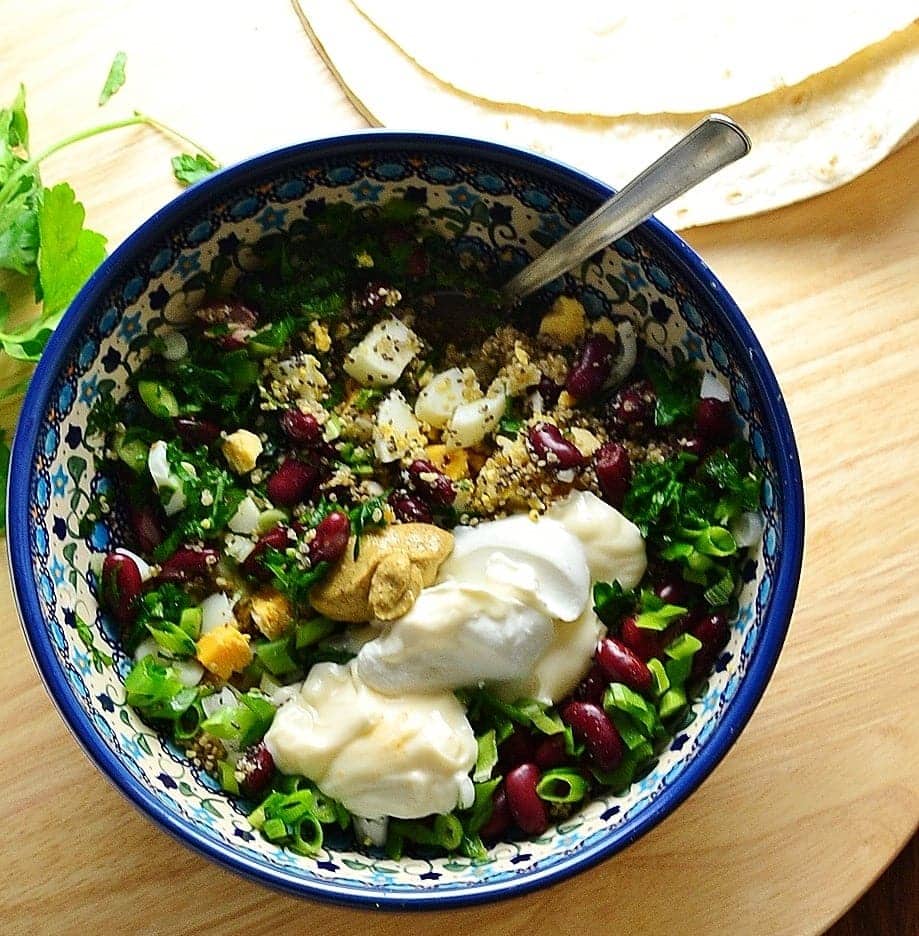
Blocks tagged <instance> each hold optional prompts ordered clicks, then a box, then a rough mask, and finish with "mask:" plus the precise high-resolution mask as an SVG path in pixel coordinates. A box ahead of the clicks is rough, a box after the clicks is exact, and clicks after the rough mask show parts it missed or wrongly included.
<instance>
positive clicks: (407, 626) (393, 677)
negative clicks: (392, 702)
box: [355, 581, 554, 695]
mask: <svg viewBox="0 0 919 936" xmlns="http://www.w3.org/2000/svg"><path fill="white" fill-rule="evenodd" d="M553 630H554V628H553V625H552V621H551V619H550V618H548V617H547V616H546V615H545V614H543V613H542V612H541V611H540V610H538V609H536V608H533V607H529V606H528V605H527V604H525V603H524V602H523V601H521V600H520V599H519V598H518V597H517V596H516V595H515V594H514V593H513V592H511V591H509V590H506V589H497V590H495V589H490V590H485V589H482V588H475V587H472V586H469V585H465V584H461V583H459V582H454V581H446V582H443V583H441V584H440V585H434V586H432V587H431V588H426V589H424V590H423V591H422V592H421V594H420V595H419V596H418V600H417V601H416V602H415V604H414V606H413V607H412V609H411V610H410V611H409V612H408V614H405V615H403V617H401V618H398V619H397V620H395V621H393V622H392V624H391V625H390V626H389V628H388V629H387V631H386V632H385V633H384V634H383V636H381V637H379V638H378V639H376V640H371V641H370V642H369V643H366V644H364V646H363V647H362V648H361V651H360V653H359V654H358V656H357V659H356V660H355V671H356V673H357V675H358V676H359V677H360V678H361V679H362V680H364V682H365V683H367V684H368V685H370V686H373V688H374V689H377V690H379V691H380V692H384V693H386V694H387V695H400V694H401V693H403V692H431V691H438V690H442V689H457V688H459V687H460V686H469V685H473V684H475V683H477V682H480V681H483V680H484V681H486V682H502V681H504V680H508V679H514V678H516V677H517V675H518V674H519V673H520V672H521V670H522V671H524V672H526V671H529V670H530V669H532V668H533V667H534V666H535V665H536V662H537V661H538V660H539V658H540V656H541V655H542V653H543V651H544V650H546V649H547V648H548V646H549V644H550V643H551V642H552V637H553Z"/></svg>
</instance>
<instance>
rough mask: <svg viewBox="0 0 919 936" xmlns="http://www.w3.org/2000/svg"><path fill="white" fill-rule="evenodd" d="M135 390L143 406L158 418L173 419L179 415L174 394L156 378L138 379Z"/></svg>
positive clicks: (177, 403) (177, 402)
mask: <svg viewBox="0 0 919 936" xmlns="http://www.w3.org/2000/svg"><path fill="white" fill-rule="evenodd" d="M137 392H138V393H139V394H140V398H141V400H142V401H143V404H144V406H146V407H147V409H148V410H150V412H151V413H153V415H154V416H156V417H158V418H159V419H174V418H175V417H176V416H178V415H179V401H178V400H177V399H176V397H175V394H174V393H173V392H172V391H171V390H170V389H169V388H168V387H167V386H165V385H164V384H162V383H160V381H158V380H139V381H138V382H137Z"/></svg>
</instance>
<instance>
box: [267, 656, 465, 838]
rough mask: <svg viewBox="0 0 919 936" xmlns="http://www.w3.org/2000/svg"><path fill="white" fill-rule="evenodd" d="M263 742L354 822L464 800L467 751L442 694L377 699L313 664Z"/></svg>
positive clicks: (336, 671)
mask: <svg viewBox="0 0 919 936" xmlns="http://www.w3.org/2000/svg"><path fill="white" fill-rule="evenodd" d="M265 744H266V745H267V747H268V750H269V751H270V752H271V756H272V757H273V758H274V761H275V763H276V764H277V766H278V768H279V769H280V770H281V771H282V772H284V773H287V774H302V775H303V776H305V777H308V778H309V779H311V780H313V781H314V782H315V783H317V784H318V785H319V787H320V789H322V791H323V792H324V793H326V794H328V795H329V796H332V797H334V798H335V799H337V800H339V801H340V802H341V803H342V804H343V805H344V806H345V807H346V808H347V809H348V810H350V811H351V812H353V813H354V814H355V815H358V816H367V817H371V818H372V817H378V816H396V817H398V818H403V819H411V818H417V817H420V816H427V815H431V814H432V813H447V812H450V811H451V810H453V809H454V808H455V807H456V805H457V803H458V802H465V803H468V802H469V794H470V792H471V780H470V778H469V776H468V773H469V771H470V770H471V769H472V766H473V764H475V760H476V754H477V747H476V741H475V736H474V735H473V733H472V728H471V727H470V726H469V722H468V721H467V720H466V715H465V713H464V711H463V707H462V706H461V705H460V704H459V702H458V701H457V700H456V697H455V696H454V695H453V694H452V693H450V692H443V693H436V694H429V695H423V696H418V695H403V696H399V697H392V696H385V695H381V694H380V693H378V692H376V691H374V690H373V689H371V688H370V687H369V686H366V685H364V683H362V682H361V680H360V679H359V678H357V677H356V675H355V673H354V670H353V668H352V666H351V665H348V666H339V665H338V664H336V663H318V664H316V665H315V666H314V667H313V668H312V669H311V670H310V673H309V676H308V677H307V679H306V681H305V682H304V684H303V688H302V689H301V691H300V696H299V698H296V699H292V700H291V701H289V702H287V703H285V704H284V705H282V706H281V708H280V709H278V712H277V714H276V715H275V717H274V721H273V722H272V725H271V727H270V728H269V729H268V733H267V734H266V735H265Z"/></svg>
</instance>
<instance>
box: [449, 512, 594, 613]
mask: <svg viewBox="0 0 919 936" xmlns="http://www.w3.org/2000/svg"><path fill="white" fill-rule="evenodd" d="M453 537H454V539H453V552H452V553H451V554H450V555H449V556H448V557H447V561H446V562H445V563H444V564H443V565H442V566H441V567H440V574H439V579H440V580H442V581H445V580H447V579H453V580H455V581H457V582H463V583H467V582H468V583H474V584H477V585H482V586H484V587H486V588H491V586H492V585H495V584H500V585H505V586H507V587H508V588H511V589H515V590H517V591H519V592H520V593H521V598H522V600H523V601H525V602H527V603H528V604H530V605H531V606H532V607H534V608H536V609H538V610H539V611H542V612H543V613H544V614H547V615H548V616H549V617H554V618H560V619H561V620H564V621H573V620H574V619H575V618H576V617H577V616H578V615H579V614H580V613H581V612H582V611H583V610H584V606H585V605H586V604H587V597H588V595H589V593H590V572H589V571H588V568H587V562H586V561H585V558H584V550H583V549H582V548H581V544H580V543H579V542H578V540H577V539H576V538H575V536H572V535H571V533H570V532H569V531H568V530H567V529H566V528H565V526H564V525H563V524H561V523H557V522H555V521H554V520H547V519H544V518H540V519H539V520H536V521H534V520H531V519H530V518H529V517H528V516H527V515H526V514H516V515H515V516H512V517H506V518H505V519H503V520H491V521H489V522H486V523H480V524H479V525H478V526H475V527H458V528H457V529H455V530H454V531H453Z"/></svg>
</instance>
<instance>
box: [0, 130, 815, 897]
mask: <svg viewBox="0 0 919 936" xmlns="http://www.w3.org/2000/svg"><path fill="white" fill-rule="evenodd" d="M607 194H608V192H607V191H606V190H605V189H604V188H603V186H601V185H600V184H599V183H596V182H593V181H592V180H590V179H587V178H586V177H583V176H581V175H579V174H577V173H575V172H574V171H572V170H567V169H565V168H564V167H559V166H557V165H556V164H553V163H550V162H548V161H546V160H542V159H541V158H539V157H536V156H531V155H527V154H520V153H518V152H517V151H513V150H506V149H503V148H501V147H496V146H493V145H491V144H478V143H475V142H472V141H462V140H454V139H452V138H436V137H430V136H427V135H425V136H415V135H411V134H401V135H400V134H386V133H378V134H364V135H354V136H352V137H344V138H339V139H337V140H332V141H325V142H320V143H317V144H304V145H303V146H301V147H294V148H291V149H289V150H285V151H281V152H280V153H279V154H269V155H268V156H266V157H260V158H258V159H256V160H251V161H249V163H246V164H243V165H241V166H239V167H235V168H233V169H230V170H227V171H225V172H223V173H221V174H220V175H218V176H216V177H214V178H212V179H211V180H208V181H207V182H205V183H203V184H202V185H199V186H196V187H195V189H193V190H191V191H190V192H188V193H186V194H185V195H183V196H181V197H180V198H179V199H177V200H176V201H175V202H173V204H172V205H170V206H168V207H167V208H166V209H164V211H163V212H161V213H160V214H159V215H158V216H157V217H156V218H154V219H152V220H151V221H150V222H148V223H147V224H146V225H145V226H144V227H142V228H141V229H140V230H139V231H138V232H137V233H136V234H135V235H133V236H132V237H131V238H129V239H128V241H127V242H126V243H125V244H124V245H123V246H122V247H121V248H120V249H119V250H118V251H116V253H115V255H114V256H113V257H112V258H110V260H109V261H107V263H106V264H105V265H104V266H103V268H102V269H101V270H100V271H99V272H98V273H97V274H96V275H95V276H94V277H93V279H92V280H91V282H90V283H89V284H88V285H87V287H86V288H85V289H84V291H83V292H82V293H81V295H80V296H79V297H78V298H77V300H76V301H75V303H74V305H73V308H72V309H71V310H70V312H69V313H68V316H67V318H66V319H65V322H64V324H63V325H62V326H61V328H60V329H59V333H58V334H57V335H55V337H54V339H53V340H52V344H51V346H50V347H49V350H48V352H47V354H46V356H45V358H44V359H43V361H42V364H41V365H40V367H39V370H38V372H37V374H36V377H35V379H34V380H33V384H32V388H31V389H30V392H29V396H28V398H27V400H26V403H25V408H24V416H23V419H22V422H21V424H20V428H19V430H18V432H17V438H16V443H15V446H14V456H13V471H12V476H11V477H12V480H11V500H10V549H11V563H12V567H13V570H14V576H15V585H16V593H17V600H18V602H19V605H20V609H21V612H22V615H23V619H24V622H25V628H26V633H27V637H28V639H29V642H30V644H31V646H32V649H33V652H34V655H35V658H36V662H37V663H38V666H39V669H40V671H41V673H42V676H43V678H44V679H45V682H46V684H47V685H48V687H49V691H50V692H51V694H52V697H53V698H54V699H55V701H56V703H57V704H58V706H59V708H60V709H61V712H62V714H63V715H64V717H65V719H66V720H67V721H68V723H69V724H70V725H71V727H72V728H73V729H74V731H75V734H76V735H77V737H78V739H79V740H80V742H81V743H82V744H83V746H84V747H85V748H86V749H87V751H88V753H89V754H90V755H91V756H92V757H93V759H94V760H95V762H96V763H97V765H98V766H99V767H100V769H102V770H103V771H104V772H106V773H107V774H108V775H109V776H110V777H111V778H112V779H113V780H114V782H115V783H116V784H117V785H118V786H119V787H120V788H121V789H122V790H123V791H124V792H126V793H127V794H128V795H129V796H130V797H131V798H132V799H133V800H134V801H135V802H136V803H137V804H138V805H140V806H141V807H142V808H143V809H145V810H146V811H147V812H148V813H149V814H150V815H151V816H152V817H153V818H154V819H156V820H157V821H158V822H160V823H161V824H162V825H163V826H164V827H165V828H167V829H168V830H170V831H172V832H175V833H177V834H178V835H179V836H180V837H181V838H183V839H184V840H185V841H186V842H187V843H188V844H190V845H192V846H194V847H196V848H198V849H199V850H201V851H202V852H204V853H205V854H207V855H208V856H210V857H212V858H216V859H217V860H219V861H222V862H223V863H225V864H227V865H228V866H229V867H231V868H232V869H234V870H237V871H241V872H243V873H245V874H248V875H250V876H252V877H255V878H256V879H258V880H261V881H263V882H266V883H269V884H273V885H275V886H279V887H282V888H284V889H287V890H289V891H293V892H296V893H301V894H308V895H311V896H316V897H322V898H326V899H330V900H335V901H339V902H345V903H362V904H370V905H380V904H385V905H392V906H429V905H434V904H435V903H436V905H437V906H441V907H442V906H445V905H452V904H463V903H468V902H470V901H476V900H484V899H491V898H493V897H496V896H504V895H507V894H511V893H519V892H521V891H524V890H528V889H531V888H534V887H537V886H540V885H541V884H542V883H544V882H546V881H551V880H554V879H557V878H559V877H563V876H566V875H568V874H570V873H573V872H574V871H576V870H579V869H581V868H583V867H587V866H589V865H590V864H593V863H595V862H596V861H598V860H600V859H601V858H603V857H605V856H606V855H609V854H611V853H613V852H614V851H616V850H618V849H619V848H622V847H623V846H624V845H626V844H628V843H629V842H630V841H632V840H634V838H636V837H637V836H638V835H639V834H641V833H642V832H643V831H644V830H646V829H647V828H649V827H650V826H651V825H653V824H654V823H656V822H657V821H659V820H660V819H661V818H663V816H664V815H666V814H667V813H668V812H670V811H671V810H672V809H673V808H675V806H676V805H677V804H678V803H679V802H680V801H681V800H682V799H683V798H685V796H687V795H688V794H689V793H690V792H691V791H692V790H693V789H694V788H695V787H696V786H697V785H698V784H699V783H700V782H701V780H702V779H704V777H705V776H706V775H707V773H708V772H709V771H710V770H711V769H712V768H713V766H714V765H715V763H717V761H718V759H720V757H721V756H723V754H724V752H725V751H726V750H727V747H728V746H729V745H730V743H731V740H732V739H733V737H735V736H736V733H737V732H738V731H739V730H740V727H742V725H743V724H744V723H745V721H746V720H747V718H748V717H749V715H750V713H751V711H752V708H753V706H754V705H755V703H756V701H757V700H758V698H759V696H760V695H761V693H762V691H763V689H764V687H765V683H766V681H767V679H768V676H769V674H770V672H771V670H772V667H773V665H774V662H775V658H776V656H777V654H778V651H779V648H780V646H781V642H782V639H783V638H784V633H785V629H786V627H787V624H788V618H789V615H790V609H791V604H792V602H793V598H794V592H795V588H796V583H797V575H798V571H799V568H800V541H801V527H802V523H803V519H802V515H801V510H802V508H801V488H800V475H799V473H798V470H797V462H796V457H795V452H794V442H793V438H792V436H791V431H790V426H789V425H788V418H787V413H785V410H784V406H783V405H782V402H781V398H780V395H779V393H778V389H777V387H776V385H775V381H774V378H773V376H772V373H771V371H770V370H769V367H768V364H767V363H766V362H765V358H764V357H763V355H762V351H761V349H760V348H759V346H758V344H757V343H756V341H755V338H753V336H752V333H750V331H749V328H748V326H747V325H746V323H745V322H744V321H743V319H742V317H741V316H740V314H739V312H737V310H736V308H735V307H734V306H733V303H731V301H730V299H729V298H728V297H727V295H726V293H725V292H724V290H723V287H721V286H720V284H719V283H718V282H717V281H716V280H714V278H713V277H712V276H711V274H710V273H709V272H708V270H707V268H705V267H704V265H703V264H702V263H701V261H699V260H698V258H696V257H695V256H694V255H693V254H692V252H691V251H690V250H689V249H688V248H687V247H686V246H685V245H684V244H682V242H681V241H679V240H678V239H677V238H676V237H675V235H672V234H670V232H668V231H666V229H664V228H663V227H662V226H661V225H659V224H657V222H650V223H648V224H646V225H644V226H643V227H642V228H641V229H640V230H639V231H637V232H636V233H635V234H633V235H632V236H630V237H627V238H623V239H622V240H620V241H618V242H616V244H614V245H613V246H612V247H610V248H609V249H607V250H606V251H604V252H603V254H602V255H601V256H600V257H599V258H598V257H595V258H593V260H592V261H591V263H590V264H589V265H588V266H587V268H586V269H585V270H584V278H583V279H579V280H577V281H576V280H574V279H573V278H570V277H569V278H566V281H565V284H564V288H566V289H567V290H568V291H570V292H572V293H574V294H577V295H579V296H580V297H581V298H582V300H583V301H584V303H585V306H586V307H587V308H588V310H589V312H590V314H592V315H594V316H596V315H600V314H606V315H613V316H621V315H625V316H628V317H629V318H631V319H632V320H633V321H634V322H635V324H636V327H637V328H638V330H639V332H640V333H641V334H642V336H643V337H644V338H645V340H646V341H647V342H648V343H649V344H650V345H652V346H654V347H656V348H658V349H660V350H661V351H662V352H663V353H664V354H665V355H666V356H667V357H669V358H670V359H671V360H674V361H680V360H686V359H689V360H693V361H697V362H699V364H700V366H702V367H704V368H705V369H707V370H710V371H712V372H713V373H715V374H717V375H719V376H720V377H721V378H722V379H723V381H724V382H725V383H726V384H727V385H728V386H730V387H731V388H732V393H733V398H734V401H735V404H736V406H737V409H738V412H739V415H740V418H741V420H742V422H743V427H744V432H745V434H746V435H747V436H748V437H749V438H750V440H751V442H752V444H753V449H754V456H755V459H756V461H757V465H758V467H759V468H760V470H761V471H762V472H763V474H764V476H765V478H766V490H767V492H768V496H767V497H766V498H765V501H764V517H765V535H764V538H763V546H762V547H761V548H759V549H757V550H755V551H754V555H753V556H752V558H751V561H750V562H749V563H748V565H747V569H746V570H745V575H744V585H743V591H742V594H741V596H740V613H739V615H738V617H737V620H736V621H735V622H734V624H733V628H732V634H731V640H730V643H729V645H728V647H727V648H726V650H725V652H724V653H723V654H722V656H721V657H720V659H719V660H718V663H717V666H716V671H715V673H714V674H713V676H712V678H711V679H710V681H709V683H708V685H707V687H706V689H705V691H704V693H703V694H702V696H701V697H700V698H699V699H698V700H697V701H696V702H695V703H694V705H693V707H692V712H691V713H690V715H689V717H688V718H687V720H686V724H685V725H684V726H683V727H682V729H681V730H680V732H679V733H678V734H677V736H676V737H675V738H674V739H673V741H672V743H671V744H670V746H669V748H668V749H667V750H666V751H665V752H664V753H663V754H662V755H661V756H660V757H659V759H658V760H657V762H656V764H655V766H654V767H653V769H652V770H651V771H650V772H649V773H648V774H647V775H646V776H645V777H644V778H643V779H642V780H640V781H639V782H637V783H635V784H634V785H633V786H632V787H631V788H630V789H629V790H628V791H627V792H626V793H625V794H623V795H621V796H613V795H608V796H606V797H604V798H601V799H598V800H595V801H593V802H591V803H589V804H587V805H586V806H585V807H584V808H583V809H582V810H581V811H580V812H579V813H577V814H576V815H574V816H572V817H571V818H570V819H567V820H565V821H564V822H563V823H561V824H560V825H559V826H557V827H553V828H551V829H550V830H549V831H548V832H547V833H546V834H544V835H542V836H540V837H539V838H537V839H535V840H533V841H526V842H517V843H504V844H500V845H498V846H497V847H496V848H494V849H493V850H492V852H491V853H490V857H489V860H487V861H482V862H475V861H471V860H469V859H466V858H461V857H454V858H449V859H444V858H440V859H421V858H413V859H406V860H403V861H399V862H396V861H392V860H390V859H388V858H386V857H384V856H382V855H381V854H379V853H363V852H359V851H351V850H347V849H345V848H338V847H334V845H329V846H328V847H325V848H324V849H323V850H322V852H321V853H320V854H319V855H318V856H317V857H315V858H306V857H301V856H298V855H295V854H293V853H291V852H288V851H286V850H284V849H282V848H279V847H277V846H275V845H273V844H271V843H269V842H267V841H264V840H263V839H261V838H260V837H259V836H258V835H254V834H252V832H251V831H250V829H249V826H248V823H247V822H246V819H245V812H246V810H245V808H244V807H245V804H240V803H238V802H236V801H234V800H233V799H231V798H228V797H226V796H225V795H223V794H222V793H220V792H219V790H218V788H217V786H216V784H215V783H214V782H213V780H212V779H211V778H210V777H208V776H206V775H203V774H202V773H201V772H200V771H199V770H198V769H196V768H195V767H193V766H192V765H191V764H190V762H189V761H188V760H187V759H186V758H185V756H184V753H183V752H182V751H181V750H178V749H176V748H175V747H174V746H173V745H172V744H171V743H169V742H167V741H166V740H165V739H164V738H162V737H160V736H159V735H157V734H156V733H155V732H154V731H152V730H151V729H150V728H149V727H148V726H147V725H145V724H144V723H143V722H141V721H140V719H139V718H138V717H137V716H136V714H135V713H134V712H133V711H132V710H131V709H130V708H128V707H127V706H126V705H125V701H124V690H123V680H124V677H125V675H126V673H127V672H128V670H129V668H130V660H129V659H128V658H127V657H126V656H125V654H124V652H123V651H122V650H121V648H120V646H119V644H118V642H117V639H116V635H115V630H114V628H113V627H112V626H111V623H110V622H109V621H107V620H106V619H105V617H104V616H103V615H102V614H101V613H100V612H99V610H98V608H97V605H96V601H95V597H94V584H93V576H92V573H91V572H90V569H91V568H92V565H93V557H94V555H98V554H99V553H101V552H104V551H106V550H107V549H108V548H109V547H110V545H111V544H113V543H117V542H118V541H119V540H120V537H121V530H120V529H119V523H118V520H117V517H115V516H114V515H111V516H102V517H100V518H99V519H98V521H97V522H96V523H95V524H93V525H92V529H91V530H90V531H89V532H88V533H87V532H86V531H85V530H84V534H85V535H81V534H80V530H79V528H78V526H79V518H80V517H81V515H82V514H83V513H84V512H85V509H86V506H87V505H88V504H89V502H90V500H91V498H92V497H93V494H94V493H95V492H97V491H98V490H99V486H100V485H101V484H104V483H105V482H104V479H102V478H100V477H99V476H97V475H96V474H95V472H94V469H93V462H92V455H91V452H90V448H89V447H88V446H87V443H86V441H85V435H86V420H87V415H88V413H89V409H90V407H91V406H92V404H93V402H94V401H95V399H96V398H97V397H98V395H99V394H100V393H107V392H114V393H115V394H116V395H118V394H119V393H120V392H122V391H121V388H122V387H123V385H124V380H125V378H126V377H127V375H128V374H130V373H131V371H132V370H133V369H134V368H135V367H136V366H137V362H138V358H137V356H136V355H135V353H134V352H132V351H131V350H130V347H129V346H130V343H131V341H132V340H133V339H134V338H135V337H137V335H139V334H140V333H141V332H142V331H144V330H145V328H147V327H151V326H152V327H153V328H156V327H158V326H161V325H162V323H163V322H164V321H180V320H181V319H182V318H183V316H184V315H186V314H187V313H188V311H189V309H191V308H193V307H194V304H195V303H196V302H197V301H199V299H200V288H199V287H200V271H201V270H207V269H209V268H210V266H211V264H212V263H213V262H214V259H215V258H216V257H217V256H218V255H221V254H222V255H224V256H225V257H231V258H232V262H233V264H235V265H242V264H244V262H245V253H246V250H245V247H246V245H247V244H251V243H252V242H254V241H255V240H257V239H258V238H259V237H260V236H262V235H263V234H265V233H266V232H268V231H274V230H284V229H286V228H287V227H289V226H290V225H291V224H292V223H294V222H297V221H299V222H301V223H302V220H303V219H304V218H308V217H309V216H310V213H311V210H312V207H315V205H316V204H317V203H322V202H324V203H333V202H336V201H348V202H351V203H354V204H368V203H369V204H375V203H378V202H380V201H383V200H385V199H386V198H389V197H390V196H394V195H397V196H402V197H406V198H410V199H412V200H415V201H418V202H422V203H425V204H426V205H427V206H428V208H429V209H430V211H431V215H432V217H433V218H434V219H435V222H436V223H437V224H438V225H440V226H441V227H442V228H443V229H444V230H445V231H446V232H447V233H450V234H451V235H452V236H454V237H457V238H462V249H469V250H473V251H478V252H480V253H484V254H487V255H491V256H496V257H499V258H501V259H502V260H504V261H505V262H507V263H510V264H514V265H517V264H519V263H522V262H525V260H526V258H528V257H530V256H532V255H535V254H537V253H538V252H540V250H541V249H542V248H543V247H545V246H546V245H547V244H548V243H550V242H552V241H554V240H555V239H557V238H558V236H560V235H561V234H562V233H563V231H564V230H566V229H567V228H568V227H569V226H570V224H571V223H572V219H575V218H581V217H583V216H585V215H586V214H587V213H589V212H590V210H592V208H593V207H595V206H596V204H597V203H598V202H599V200H600V199H601V198H602V197H605V196H606V195H607ZM556 288H561V284H556ZM78 619H79V620H81V621H85V622H86V623H87V624H88V625H89V627H90V632H91V634H92V640H91V641H89V642H87V641H86V639H85V630H84V632H83V636H82V637H81V634H80V632H79V631H78V628H77V622H78Z"/></svg>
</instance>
